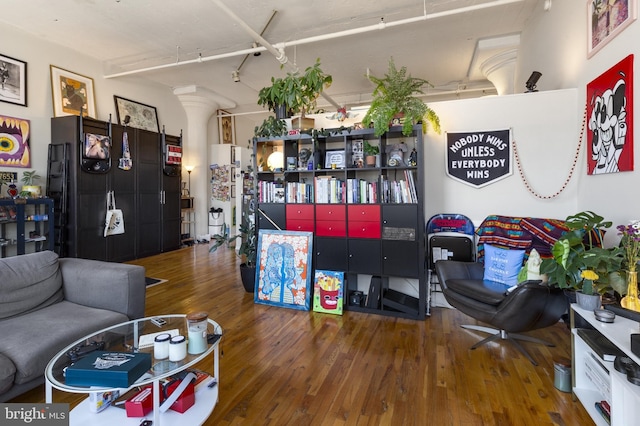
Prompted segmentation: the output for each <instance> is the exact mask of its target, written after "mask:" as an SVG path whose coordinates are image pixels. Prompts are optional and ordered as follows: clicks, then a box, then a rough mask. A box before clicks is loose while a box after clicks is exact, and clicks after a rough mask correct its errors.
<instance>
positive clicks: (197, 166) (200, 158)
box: [173, 85, 236, 238]
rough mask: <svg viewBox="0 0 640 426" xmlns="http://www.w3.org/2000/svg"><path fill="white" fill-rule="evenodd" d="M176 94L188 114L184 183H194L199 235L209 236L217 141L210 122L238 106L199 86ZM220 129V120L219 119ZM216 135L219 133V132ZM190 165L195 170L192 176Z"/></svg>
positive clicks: (192, 189) (175, 92)
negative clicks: (211, 156) (211, 157)
mask: <svg viewBox="0 0 640 426" xmlns="http://www.w3.org/2000/svg"><path fill="white" fill-rule="evenodd" d="M173 94H174V95H176V96H177V97H178V99H179V100H180V103H181V104H182V107H183V108H184V110H185V112H186V114H187V131H186V135H183V136H184V137H183V141H182V180H183V181H185V182H187V181H189V180H190V181H191V184H190V186H191V187H190V188H189V193H190V194H191V196H192V197H193V198H194V204H195V219H196V227H195V235H192V237H194V238H197V237H198V235H204V234H207V233H208V219H209V196H210V193H211V190H210V189H209V152H208V151H209V148H208V147H209V145H210V144H211V143H213V141H209V140H207V129H208V124H209V119H210V118H211V116H212V115H214V114H215V112H216V110H217V109H219V108H234V107H235V106H236V104H235V103H234V102H233V101H230V100H229V99H227V98H225V97H223V96H220V95H218V94H216V93H215V92H213V91H211V90H209V89H206V88H204V87H198V86H195V85H191V86H183V87H178V88H176V89H174V91H173ZM215 126H216V128H217V126H218V121H217V120H215ZM214 134H216V135H217V134H218V132H217V130H216V132H215V133H214ZM186 166H191V167H193V171H192V172H191V177H190V179H189V175H188V173H187V169H186Z"/></svg>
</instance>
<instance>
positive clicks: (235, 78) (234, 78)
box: [231, 70, 240, 83]
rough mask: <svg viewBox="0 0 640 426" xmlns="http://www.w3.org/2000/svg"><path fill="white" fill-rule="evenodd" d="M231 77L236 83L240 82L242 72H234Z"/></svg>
mask: <svg viewBox="0 0 640 426" xmlns="http://www.w3.org/2000/svg"><path fill="white" fill-rule="evenodd" d="M231 77H232V78H233V82H234V83H239V82H240V72H239V71H238V70H235V71H234V72H232V73H231Z"/></svg>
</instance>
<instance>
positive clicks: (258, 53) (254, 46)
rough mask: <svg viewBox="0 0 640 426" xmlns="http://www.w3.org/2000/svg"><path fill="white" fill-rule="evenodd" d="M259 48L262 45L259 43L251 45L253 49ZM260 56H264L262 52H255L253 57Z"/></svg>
mask: <svg viewBox="0 0 640 426" xmlns="http://www.w3.org/2000/svg"><path fill="white" fill-rule="evenodd" d="M258 46H260V45H259V44H258V43H256V42H255V41H254V42H253V43H252V44H251V47H252V48H254V49H256V48H258ZM260 55H262V52H255V53H254V54H253V56H260Z"/></svg>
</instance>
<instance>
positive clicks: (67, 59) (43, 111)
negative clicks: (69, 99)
mask: <svg viewBox="0 0 640 426" xmlns="http://www.w3.org/2000/svg"><path fill="white" fill-rule="evenodd" d="M2 54H4V55H7V56H10V57H12V58H16V59H19V60H21V61H24V62H26V63H27V107H26V108H25V107H22V106H17V105H13V104H8V103H4V102H2V103H0V115H7V116H11V117H18V118H24V119H28V120H30V121H31V140H30V146H31V153H32V155H31V165H32V166H31V169H35V170H37V171H38V174H39V175H40V176H42V177H43V179H42V181H41V182H39V183H40V184H41V185H42V186H43V187H44V185H45V182H46V179H45V176H46V172H47V146H48V144H49V142H50V140H51V117H53V107H52V100H51V77H50V71H49V65H55V66H56V67H59V68H64V69H67V70H69V71H72V72H75V73H78V74H81V75H84V76H87V77H91V78H93V81H94V92H95V98H96V111H97V117H96V118H97V119H99V120H104V121H108V120H109V114H111V120H112V122H117V116H116V111H115V104H114V100H113V95H118V96H122V97H125V98H128V99H132V100H135V101H138V102H141V103H144V104H148V105H153V106H155V107H156V108H157V110H158V119H159V121H160V129H161V130H162V126H163V125H165V127H166V132H167V133H168V134H174V135H179V134H180V130H181V129H186V115H185V113H184V110H183V109H182V105H181V104H180V102H179V101H178V99H177V98H176V97H175V96H174V95H173V93H172V91H171V89H170V88H168V87H166V86H161V85H158V84H155V83H152V82H149V81H148V80H146V79H143V78H140V77H125V78H119V79H109V80H107V79H104V78H103V77H102V76H103V75H104V72H103V69H102V63H101V62H99V61H96V60H95V59H93V58H89V57H86V56H83V55H80V54H78V53H76V52H74V51H71V50H69V49H66V48H63V47H60V46H58V45H55V44H49V43H43V42H42V41H41V40H39V39H37V38H34V37H32V36H31V35H29V34H27V33H23V32H21V31H18V30H16V29H14V28H11V27H4V28H3V30H2ZM185 137H188V135H185ZM114 143H117V141H114ZM0 170H1V171H9V172H18V178H21V177H22V172H23V171H24V170H30V169H22V168H16V167H2V168H0ZM3 190H6V186H5V187H4V188H3ZM3 195H6V194H3Z"/></svg>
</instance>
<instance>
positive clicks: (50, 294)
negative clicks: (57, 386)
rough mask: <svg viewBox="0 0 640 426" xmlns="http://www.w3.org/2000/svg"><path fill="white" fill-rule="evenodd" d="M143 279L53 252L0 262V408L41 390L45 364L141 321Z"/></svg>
mask: <svg viewBox="0 0 640 426" xmlns="http://www.w3.org/2000/svg"><path fill="white" fill-rule="evenodd" d="M144 275H145V270H144V268H143V267H141V266H135V265H126V264H121V263H110V262H101V261H96V260H87V259H76V258H58V255H57V254H55V253H54V252H51V251H43V252H38V253H33V254H26V255H22V256H15V257H9V258H4V259H0V402H5V401H8V400H10V399H12V398H14V397H15V396H17V395H20V394H21V393H23V392H26V391H28V390H30V389H32V388H34V387H37V386H39V385H40V384H42V383H43V382H44V370H45V367H46V365H47V363H48V362H49V361H50V360H51V358H52V357H53V356H54V355H55V354H56V353H57V352H59V351H60V350H62V349H63V348H64V347H65V346H67V345H69V344H71V343H73V342H74V341H75V340H78V339H80V338H82V337H83V336H84V335H87V334H89V333H92V332H94V331H97V330H100V329H102V328H104V327H108V326H111V325H114V324H118V323H120V322H123V321H128V320H130V319H135V318H141V317H143V316H144V309H145V292H146V286H145V278H144Z"/></svg>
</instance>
